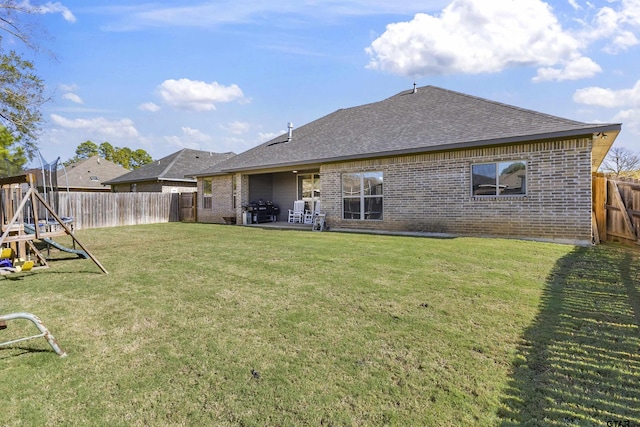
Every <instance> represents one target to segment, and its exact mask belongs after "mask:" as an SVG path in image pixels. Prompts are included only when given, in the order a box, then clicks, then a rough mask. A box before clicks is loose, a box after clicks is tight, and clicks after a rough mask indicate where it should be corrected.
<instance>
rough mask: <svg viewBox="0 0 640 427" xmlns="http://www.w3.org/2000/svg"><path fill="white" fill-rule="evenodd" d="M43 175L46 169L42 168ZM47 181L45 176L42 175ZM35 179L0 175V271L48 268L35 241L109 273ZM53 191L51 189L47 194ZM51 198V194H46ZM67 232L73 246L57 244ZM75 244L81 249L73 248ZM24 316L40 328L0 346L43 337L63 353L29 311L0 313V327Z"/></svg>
mask: <svg viewBox="0 0 640 427" xmlns="http://www.w3.org/2000/svg"><path fill="white" fill-rule="evenodd" d="M42 175H43V178H46V177H45V172H44V169H43V172H42ZM45 181H46V179H45ZM37 187H38V182H37V180H36V176H35V175H34V174H33V173H27V174H24V175H18V176H12V177H8V178H0V216H1V218H0V221H1V232H2V235H1V236H0V275H4V274H12V273H20V272H27V271H32V270H34V269H38V268H47V267H48V266H49V265H48V263H47V259H46V257H45V256H44V254H43V253H42V252H41V250H40V249H38V247H37V246H36V244H35V243H36V241H41V242H43V243H44V244H45V245H46V248H47V250H49V248H50V247H55V248H56V249H58V250H61V251H64V252H69V253H73V254H76V255H78V256H79V257H81V258H90V259H91V260H92V261H93V262H94V263H95V264H96V265H97V266H98V268H100V270H102V272H103V273H108V272H107V270H106V269H105V268H104V267H103V266H102V264H100V262H99V261H98V260H97V259H96V258H95V257H94V256H93V255H92V254H91V252H89V250H88V249H87V248H86V247H85V246H84V245H83V244H82V243H81V242H80V241H79V240H78V238H77V237H76V236H75V234H74V232H73V218H71V217H63V216H59V215H58V213H57V212H56V210H55V209H54V208H53V207H52V206H51V204H50V203H49V202H48V201H47V200H46V195H47V190H46V184H43V187H42V188H44V192H45V197H43V196H42V195H41V194H40V193H39V192H38V190H37ZM53 194H54V193H53V192H51V194H50V196H52V195H53ZM49 199H50V200H52V198H51V197H50V198H49ZM60 236H70V237H71V238H72V240H73V248H69V247H66V246H63V245H60V244H59V243H57V242H56V241H55V240H53V238H54V237H60ZM76 245H78V246H79V247H80V248H81V249H75V246H76ZM15 319H25V320H29V321H31V322H32V323H33V324H34V325H35V326H36V327H37V328H38V330H39V333H38V334H36V335H33V336H28V337H22V338H17V339H13V340H10V341H6V342H0V347H2V346H6V345H10V344H14V343H17V342H21V341H25V340H30V339H33V338H39V337H44V338H45V339H46V340H47V342H48V343H49V345H50V346H51V348H52V349H53V350H54V351H55V352H56V353H57V354H58V355H59V356H66V352H65V351H64V350H62V349H61V348H60V346H59V345H58V343H57V341H56V340H55V338H54V337H53V335H52V334H51V333H50V332H49V330H48V329H47V328H46V326H45V325H44V323H43V322H42V320H40V318H38V316H36V315H34V314H32V313H26V312H18V313H11V314H5V315H3V314H0V330H2V329H6V328H7V321H9V320H15Z"/></svg>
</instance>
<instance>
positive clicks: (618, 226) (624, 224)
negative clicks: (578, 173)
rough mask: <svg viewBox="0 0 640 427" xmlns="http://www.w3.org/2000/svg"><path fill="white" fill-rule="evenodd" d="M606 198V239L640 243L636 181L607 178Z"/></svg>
mask: <svg viewBox="0 0 640 427" xmlns="http://www.w3.org/2000/svg"><path fill="white" fill-rule="evenodd" d="M594 181H595V178H594ZM594 185H595V184H594ZM606 199H607V200H606V206H605V207H606V233H607V234H606V240H621V241H622V242H625V243H636V244H640V235H639V231H640V216H639V215H637V212H638V211H639V210H640V185H639V183H638V181H637V180H624V179H615V180H613V179H608V180H607V198H606ZM594 200H595V194H594ZM601 238H602V235H601Z"/></svg>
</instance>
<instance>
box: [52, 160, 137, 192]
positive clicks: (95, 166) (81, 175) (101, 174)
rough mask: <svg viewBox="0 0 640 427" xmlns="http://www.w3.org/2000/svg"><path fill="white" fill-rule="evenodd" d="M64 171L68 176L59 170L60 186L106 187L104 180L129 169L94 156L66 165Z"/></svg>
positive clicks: (81, 187) (76, 187)
mask: <svg viewBox="0 0 640 427" xmlns="http://www.w3.org/2000/svg"><path fill="white" fill-rule="evenodd" d="M64 171H65V172H66V176H65V174H64V173H62V172H61V171H58V188H65V187H67V186H68V187H69V188H74V189H83V188H86V189H104V188H105V186H104V185H102V182H104V181H107V180H109V179H113V178H117V177H119V176H121V175H124V174H126V173H128V172H129V169H127V168H124V167H122V166H120V165H117V164H115V163H113V162H110V161H109V160H105V159H101V158H100V156H92V157H89V158H88V159H84V160H80V161H77V162H75V163H72V164H70V165H69V166H65V168H64Z"/></svg>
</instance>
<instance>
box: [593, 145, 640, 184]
mask: <svg viewBox="0 0 640 427" xmlns="http://www.w3.org/2000/svg"><path fill="white" fill-rule="evenodd" d="M639 169H640V155H638V154H637V153H634V152H633V151H631V150H627V149H626V148H624V147H615V148H612V149H611V150H609V154H607V157H606V158H605V160H604V163H603V164H602V166H601V167H600V170H602V172H604V173H608V174H611V175H613V176H615V177H617V178H619V177H631V176H634V175H636V174H637V173H638V170H639Z"/></svg>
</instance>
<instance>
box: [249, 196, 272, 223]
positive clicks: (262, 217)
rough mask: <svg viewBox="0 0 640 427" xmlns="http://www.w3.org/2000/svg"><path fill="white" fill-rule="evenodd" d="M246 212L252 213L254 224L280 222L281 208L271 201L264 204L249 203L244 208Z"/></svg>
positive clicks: (260, 202) (261, 202)
mask: <svg viewBox="0 0 640 427" xmlns="http://www.w3.org/2000/svg"><path fill="white" fill-rule="evenodd" d="M244 210H245V211H247V212H251V222H252V223H260V222H275V221H277V220H278V214H279V213H280V208H279V207H277V206H275V205H274V204H273V203H271V202H269V201H266V202H263V201H262V200H261V201H259V202H251V203H249V204H248V205H247V206H244Z"/></svg>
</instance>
